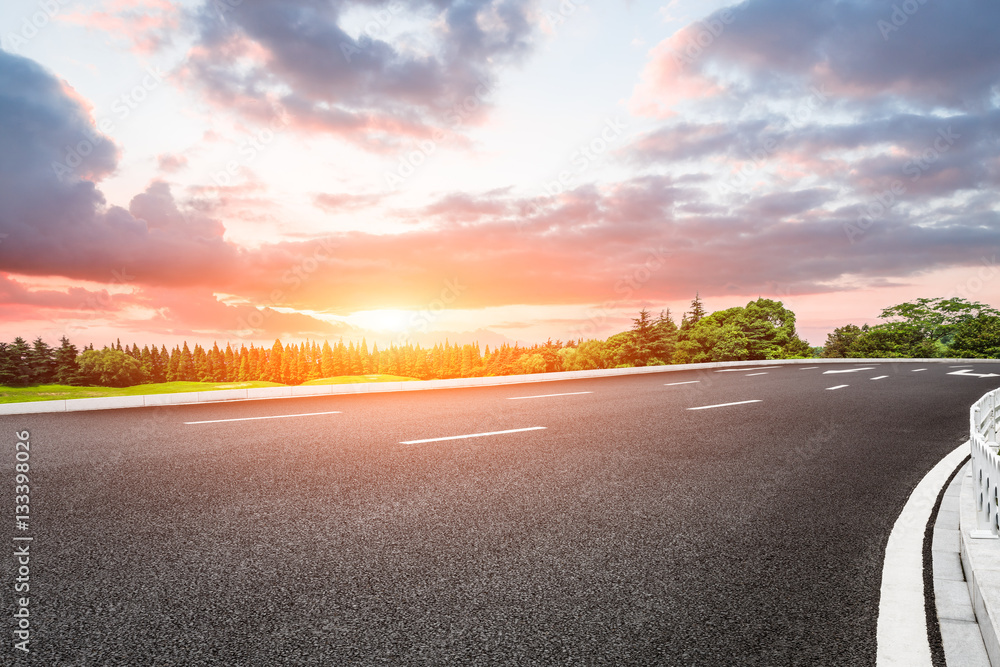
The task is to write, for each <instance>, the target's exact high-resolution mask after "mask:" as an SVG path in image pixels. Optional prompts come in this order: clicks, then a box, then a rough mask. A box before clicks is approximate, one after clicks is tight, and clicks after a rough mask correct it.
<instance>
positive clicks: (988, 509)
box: [969, 389, 1000, 536]
mask: <svg viewBox="0 0 1000 667" xmlns="http://www.w3.org/2000/svg"><path fill="white" fill-rule="evenodd" d="M998 404H1000V389H996V390H994V391H991V392H990V393H988V394H986V395H985V396H983V397H982V398H980V399H979V400H978V401H976V402H975V403H973V405H972V408H971V409H970V419H969V421H970V434H969V436H970V437H969V440H970V442H971V444H972V484H973V491H974V495H975V500H976V514H977V515H978V524H979V526H978V528H979V530H989V531H990V532H991V533H993V534H994V535H998V536H1000V490H998V489H1000V456H998V455H997V417H998V416H1000V415H998V414H997V408H998V407H1000V405H998Z"/></svg>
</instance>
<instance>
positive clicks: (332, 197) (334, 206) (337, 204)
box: [313, 192, 383, 213]
mask: <svg viewBox="0 0 1000 667" xmlns="http://www.w3.org/2000/svg"><path fill="white" fill-rule="evenodd" d="M382 199H383V195H381V194H361V195H355V194H349V193H346V192H340V193H332V192H322V193H320V194H318V195H316V196H315V197H313V204H314V205H315V206H316V207H317V208H320V209H323V210H324V211H327V212H328V213H338V212H341V211H356V210H358V209H363V208H368V207H370V206H375V205H376V204H378V203H379V202H380V201H382Z"/></svg>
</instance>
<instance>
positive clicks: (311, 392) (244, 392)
mask: <svg viewBox="0 0 1000 667" xmlns="http://www.w3.org/2000/svg"><path fill="white" fill-rule="evenodd" d="M977 361H978V362H983V361H997V360H996V359H775V360H764V361H717V362H710V363H705V364H677V365H671V366H644V367H641V368H607V369H600V370H591V371H565V372H561V373H536V374H532V375H503V376H500V377H476V378H455V379H451V380H418V381H413V382H358V383H356V384H332V385H312V386H306V387H303V386H298V387H261V388H257V389H226V390H219V391H198V392H182V393H176V394H148V395H145V396H114V397H106V398H70V399H60V400H55V401H32V402H29V403H4V404H0V415H24V414H36V413H46V412H78V411H82V410H116V409H119V408H142V407H152V406H163V405H190V404H192V403H219V402H226V401H246V400H257V399H264V398H291V397H295V396H333V395H340V394H362V393H383V392H394V391H425V390H429V389H458V388H462V387H490V386H497V385H505V384H526V383H531V382H558V381H561V380H579V379H583V378H595V377H608V376H614V375H641V374H644V373H672V372H676V371H692V370H709V369H713V368H741V367H744V366H748V367H758V366H786V365H810V366H812V365H819V364H852V365H855V366H865V365H870V364H884V363H919V364H940V363H947V364H956V363H960V364H971V363H975V362H977Z"/></svg>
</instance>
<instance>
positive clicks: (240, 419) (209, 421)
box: [184, 410, 340, 424]
mask: <svg viewBox="0 0 1000 667" xmlns="http://www.w3.org/2000/svg"><path fill="white" fill-rule="evenodd" d="M339 414H340V411H339V410H334V411H332V412H306V413H303V414H300V415H268V416H267V417H238V418H236V419H206V420H205V421H200V422H184V423H185V424H218V423H220V422H248V421H253V420H255V419H286V418H288V417H315V416H316V415H339Z"/></svg>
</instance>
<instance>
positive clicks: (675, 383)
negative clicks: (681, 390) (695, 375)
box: [663, 380, 701, 387]
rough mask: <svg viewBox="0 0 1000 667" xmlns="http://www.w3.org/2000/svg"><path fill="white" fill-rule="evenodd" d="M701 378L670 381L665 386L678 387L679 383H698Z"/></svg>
mask: <svg viewBox="0 0 1000 667" xmlns="http://www.w3.org/2000/svg"><path fill="white" fill-rule="evenodd" d="M699 382H701V380H688V381H687V382H668V383H667V384H665V385H663V386H664V387H676V386H677V385H679V384H698V383H699Z"/></svg>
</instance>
